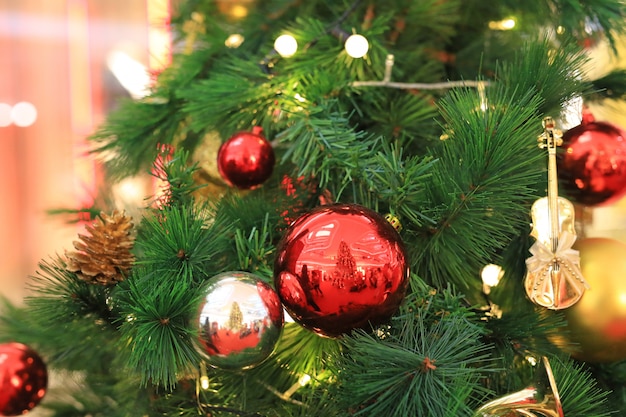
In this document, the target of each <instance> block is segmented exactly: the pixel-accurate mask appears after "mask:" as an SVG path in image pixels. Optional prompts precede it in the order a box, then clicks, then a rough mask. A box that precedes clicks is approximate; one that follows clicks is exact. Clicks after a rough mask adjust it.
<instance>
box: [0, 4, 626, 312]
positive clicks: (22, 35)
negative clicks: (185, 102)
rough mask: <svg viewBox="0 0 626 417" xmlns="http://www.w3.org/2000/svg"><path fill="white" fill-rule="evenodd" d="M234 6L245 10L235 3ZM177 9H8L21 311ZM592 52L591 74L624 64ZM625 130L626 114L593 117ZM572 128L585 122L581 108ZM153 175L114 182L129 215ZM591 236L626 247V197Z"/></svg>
mask: <svg viewBox="0 0 626 417" xmlns="http://www.w3.org/2000/svg"><path fill="white" fill-rule="evenodd" d="M233 3H236V1H233ZM173 7H175V5H174V4H173V2H172V1H171V0H55V1H48V0H0V144H1V146H0V198H1V199H2V200H1V201H2V203H1V204H0V234H1V235H0V236H1V238H0V295H1V296H5V297H8V298H9V299H10V300H11V301H13V302H15V303H18V304H19V303H20V301H21V300H22V298H23V297H24V295H25V294H26V293H27V289H26V286H25V284H26V281H27V279H28V276H29V275H32V274H33V273H35V271H36V269H37V263H38V262H39V260H41V259H43V258H47V257H49V256H54V255H55V254H57V253H58V254H62V253H63V252H64V251H65V250H71V249H72V241H73V240H75V239H76V237H77V233H80V232H81V227H82V226H81V225H80V223H73V224H72V223H68V217H67V216H60V215H51V214H50V213H49V211H50V210H54V209H59V208H85V207H90V206H92V205H93V203H94V199H95V198H96V197H97V196H98V195H99V193H100V191H101V190H103V189H110V188H111V186H112V185H111V184H107V183H106V181H105V180H104V179H103V175H102V171H101V170H100V168H99V165H98V163H97V161H96V160H95V159H94V158H93V157H92V156H90V155H88V144H87V141H86V137H87V136H88V135H89V134H90V133H92V132H93V131H94V130H95V129H96V127H97V126H98V125H99V124H100V123H101V122H102V121H103V120H104V118H105V117H106V115H107V113H108V112H109V111H110V110H111V109H113V108H114V107H115V105H116V102H117V100H119V98H121V97H129V96H130V97H134V98H140V97H141V96H142V94H143V93H145V88H146V86H148V85H149V83H150V81H151V80H152V79H153V74H156V73H158V72H159V71H160V70H161V69H162V68H163V67H164V66H165V65H167V64H168V62H169V60H170V56H171V42H172V34H171V33H170V31H169V29H168V21H169V19H170V16H171V13H172V8H173ZM624 45H625V42H624V41H623V40H622V41H620V44H619V45H618V49H619V52H620V54H621V56H622V57H623V59H622V60H618V59H616V58H615V57H614V56H613V55H612V54H611V53H610V50H609V48H608V47H607V46H606V45H603V44H598V45H590V46H589V49H588V50H589V54H590V56H591V58H592V60H591V65H590V68H589V72H590V73H591V75H597V74H604V73H606V72H608V70H609V69H611V68H615V67H625V66H626V47H625V46H624ZM592 111H593V113H594V115H595V117H596V120H603V121H609V122H611V123H613V124H616V125H618V126H620V127H626V109H624V108H620V107H619V106H618V105H617V104H611V103H609V104H608V105H605V107H604V108H600V109H596V108H592ZM570 119H571V120H569V123H570V125H569V126H561V127H562V128H563V129H565V128H567V127H573V126H575V125H576V124H578V123H579V122H580V114H579V109H578V111H577V110H576V109H574V112H573V116H572V117H571V118H570ZM151 192H152V185H151V182H150V178H149V176H145V177H139V178H134V179H129V180H127V181H124V182H123V183H120V184H116V185H115V187H114V190H113V192H112V193H111V195H112V196H113V198H114V199H115V200H116V201H115V203H116V204H117V205H118V206H122V207H126V208H128V207H140V206H141V205H142V202H143V199H144V198H145V197H147V196H148V195H150V194H151ZM581 215H582V216H583V217H584V221H585V233H586V234H587V235H589V236H606V237H612V238H616V239H620V240H623V241H626V199H623V200H621V201H618V202H617V203H614V204H611V205H610V206H607V207H597V208H593V209H587V208H585V209H582V211H581Z"/></svg>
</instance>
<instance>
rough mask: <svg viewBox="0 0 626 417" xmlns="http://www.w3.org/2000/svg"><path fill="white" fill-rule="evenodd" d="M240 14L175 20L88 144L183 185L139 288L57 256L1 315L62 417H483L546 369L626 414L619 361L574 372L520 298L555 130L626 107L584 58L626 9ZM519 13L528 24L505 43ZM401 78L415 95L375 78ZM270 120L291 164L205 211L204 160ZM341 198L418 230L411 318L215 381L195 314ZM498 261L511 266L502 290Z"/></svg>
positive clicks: (310, 7)
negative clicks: (155, 73) (557, 123)
mask: <svg viewBox="0 0 626 417" xmlns="http://www.w3.org/2000/svg"><path fill="white" fill-rule="evenodd" d="M226 3H238V2H226ZM241 5H245V6H246V7H248V8H249V13H248V14H247V16H245V17H244V18H239V19H235V18H233V17H232V16H230V15H228V14H227V13H226V14H225V12H224V10H223V7H221V6H224V2H222V1H211V0H188V1H181V2H177V8H176V9H175V11H176V15H175V17H174V19H173V21H172V28H173V30H174V34H175V37H176V41H177V44H176V45H175V53H174V56H173V62H172V64H171V66H170V67H169V68H167V69H166V70H165V71H164V72H163V73H162V74H160V75H159V77H158V80H157V82H156V84H155V85H154V86H153V87H152V90H151V93H150V95H149V96H148V97H145V98H144V99H141V100H136V101H131V100H127V101H124V102H123V103H120V104H119V107H118V109H117V110H116V111H114V112H113V113H112V114H110V115H109V117H107V119H106V121H105V122H104V123H103V125H102V126H100V128H99V129H98V130H97V131H96V132H94V134H93V135H92V136H91V137H90V140H91V141H92V142H93V144H94V149H95V150H94V157H98V158H101V159H102V161H103V164H104V167H105V169H106V173H107V175H108V176H109V177H110V178H111V179H112V180H118V179H122V178H125V177H127V176H130V175H135V174H138V173H142V172H148V171H149V172H151V173H152V175H154V176H155V177H156V178H157V179H159V180H160V181H161V182H162V183H163V184H164V185H165V187H164V189H163V193H162V194H161V195H159V196H158V197H157V196H155V197H154V198H152V199H150V200H147V201H146V207H145V208H143V211H142V213H143V215H142V218H141V219H136V221H135V224H136V225H137V236H136V243H135V246H134V249H133V251H134V254H135V256H136V262H135V264H134V267H133V269H132V271H131V272H130V274H129V276H128V277H126V279H125V280H124V281H123V282H121V283H119V284H117V285H116V286H115V287H103V286H94V285H91V284H88V283H86V282H84V281H82V280H80V279H79V278H78V277H77V276H76V275H75V274H74V273H71V272H68V271H67V269H66V261H65V259H64V257H63V256H56V257H53V258H51V259H49V260H45V261H42V262H41V264H40V268H39V271H38V273H37V274H36V275H35V276H34V277H32V280H31V290H32V291H31V293H30V295H29V297H28V298H27V299H26V300H25V304H24V307H19V308H18V307H15V306H12V305H10V304H8V303H5V304H4V305H3V308H2V314H1V315H0V340H2V341H9V340H18V341H20V342H22V343H26V344H29V345H32V346H34V347H36V349H37V350H38V351H39V352H40V353H41V354H42V356H44V357H45V359H46V361H47V363H48V365H49V367H50V369H51V370H53V371H54V372H59V373H61V374H62V375H63V376H64V378H66V379H67V380H68V381H69V380H73V381H76V383H75V384H70V385H72V386H73V387H72V386H70V387H69V388H67V389H66V390H61V392H54V391H51V392H50V393H49V395H48V396H47V397H46V399H45V400H44V401H43V403H42V405H41V407H45V408H47V409H48V411H50V413H51V415H55V416H74V415H76V416H79V415H93V416H104V415H106V416H128V415H141V416H220V417H221V416H224V417H226V416H231V417H232V416H240V417H246V416H248V417H279V416H280V417H301V416H330V417H334V416H336V417H339V416H341V417H344V416H389V417H391V416H434V417H439V416H442V417H456V416H473V415H474V412H475V410H476V409H477V408H478V407H480V406H481V405H482V404H484V403H486V402H488V401H490V400H492V399H494V398H497V397H499V396H502V395H505V394H508V393H511V392H514V391H517V390H519V389H521V388H523V387H525V386H527V385H528V384H529V383H532V379H533V373H534V367H533V366H532V365H531V362H530V361H529V360H527V358H530V357H540V356H546V357H548V358H549V360H550V363H551V364H552V367H553V369H554V374H555V378H556V380H557V385H558V387H559V390H560V394H561V400H562V402H563V408H564V410H565V415H566V416H568V417H571V416H586V417H589V416H597V417H604V416H609V415H620V414H624V413H626V395H625V391H624V389H623V386H624V381H625V380H626V377H625V375H626V372H624V369H623V364H607V365H602V366H600V365H591V364H586V363H584V362H580V361H575V360H573V359H571V358H569V357H567V356H565V354H564V353H563V351H562V350H561V348H562V346H559V345H557V344H556V343H555V342H554V340H555V338H557V337H560V336H563V335H564V334H565V332H566V330H565V327H566V322H565V319H564V316H563V315H562V314H560V313H558V312H554V311H549V310H546V309H543V308H539V307H537V306H534V305H533V304H531V303H530V302H529V301H528V300H527V299H526V298H525V295H524V290H523V287H522V284H521V283H522V280H523V277H524V274H525V264H524V260H525V259H526V258H527V257H528V256H529V255H528V247H529V246H530V244H531V241H530V238H529V237H528V234H529V231H530V230H529V223H530V218H529V210H530V207H531V205H532V203H533V202H534V201H535V200H536V199H537V198H539V197H542V196H543V195H544V194H545V192H544V189H545V180H546V178H545V174H546V173H545V171H546V170H545V159H546V158H545V154H544V151H542V150H540V149H539V148H538V147H537V136H538V135H539V134H540V133H541V132H542V127H541V121H542V120H543V118H544V117H545V116H552V117H554V118H558V117H559V115H560V112H561V111H562V109H563V106H564V105H565V103H567V102H568V101H570V100H571V99H573V98H576V97H581V96H582V97H585V98H586V99H588V100H594V101H601V100H603V99H604V98H606V97H610V98H614V99H622V98H623V97H624V93H623V91H624V90H625V89H624V86H623V84H624V83H623V73H622V72H619V71H616V72H613V73H610V74H607V75H606V76H603V77H602V78H600V79H598V80H592V79H589V78H588V77H587V76H586V74H585V73H584V72H583V70H582V67H583V66H584V64H586V62H587V58H586V54H585V50H584V48H583V46H582V45H584V42H585V41H588V40H590V39H591V40H594V41H596V40H598V39H604V40H606V41H607V42H609V44H610V45H612V46H614V45H615V42H616V37H617V36H618V35H621V34H623V32H624V28H625V27H626V25H623V22H624V19H625V18H626V4H624V3H623V2H622V1H618V0H589V1H570V0H550V1H548V0H545V1H542V0H533V1H525V2H518V1H499V2H485V1H481V0H471V1H461V0H447V1H439V0H425V1H411V0H389V1H387V2H385V4H384V5H383V4H381V3H380V2H374V1H358V0H357V1H346V0H344V1H336V2H327V1H315V0H311V1H306V2H300V1H294V0H272V1H270V0H256V1H249V2H248V1H247V2H241ZM509 17H514V18H515V19H516V22H517V25H516V26H515V28H514V29H512V30H508V31H505V30H496V29H491V28H490V23H491V22H495V21H499V20H502V19H505V18H509ZM190 21H194V22H195V23H196V25H195V29H194V28H193V27H194V25H186V24H185V23H187V22H190ZM283 32H289V33H291V34H292V35H293V36H294V37H295V38H296V40H297V41H298V44H299V45H300V47H299V48H300V49H299V51H298V53H297V54H296V55H295V56H294V57H292V58H281V57H280V56H279V55H278V54H277V53H276V52H275V51H273V41H274V39H275V38H276V37H277V36H278V35H279V34H281V33H283ZM352 32H356V33H360V34H362V35H364V36H366V37H367V39H368V41H369V44H370V50H369V52H368V54H367V55H366V56H365V57H364V58H363V59H360V58H359V59H356V58H351V57H350V56H348V55H347V53H346V52H345V51H344V46H343V42H344V40H345V37H346V36H347V35H349V34H350V33H352ZM233 33H239V34H241V35H242V36H243V37H244V38H245V41H244V42H243V43H242V44H241V45H240V46H239V47H237V48H232V47H228V46H226V45H225V43H224V40H225V39H226V37H227V36H228V35H230V34H233ZM189 40H193V44H192V45H191V47H190V48H189V47H187V46H188V45H187V46H186V42H188V41H189ZM391 58H393V66H390V62H391ZM386 77H388V81H393V82H396V83H398V84H395V85H393V86H390V85H383V86H380V85H378V86H373V85H367V84H365V85H363V84H359V82H368V81H381V80H385V79H386ZM448 81H454V82H456V84H454V86H453V85H451V84H449V83H448ZM435 83H437V84H435ZM254 126H260V127H262V128H263V130H264V132H265V135H266V136H267V138H268V139H269V140H270V141H271V143H272V145H273V148H274V151H275V153H276V160H277V162H276V166H275V167H274V172H273V175H272V176H271V177H270V179H268V180H267V181H266V182H265V183H264V184H263V185H262V187H260V188H258V189H254V190H248V191H241V190H236V189H233V188H228V187H226V186H223V187H222V188H220V189H219V191H217V192H211V193H203V186H204V185H205V184H203V182H202V180H199V178H204V177H203V176H202V175H198V174H199V173H201V171H202V170H204V169H205V168H203V167H202V164H201V163H200V162H202V161H198V160H197V159H195V158H196V156H195V155H196V154H195V151H197V150H198V149H200V148H201V147H202V146H203V145H204V143H205V140H206V139H207V138H208V137H209V136H212V137H214V136H215V135H218V136H219V138H220V139H221V141H222V142H223V141H226V140H227V139H228V138H229V137H230V136H231V135H233V134H234V133H235V132H238V131H249V130H251V129H252V128H253V127H254ZM222 185H223V184H222ZM104 201H109V200H104ZM330 202H346V203H357V204H360V205H363V206H366V207H368V208H371V209H374V210H376V211H377V212H379V213H381V214H387V213H390V214H392V215H394V216H396V217H397V218H398V219H400V222H401V224H402V231H401V236H402V239H403V241H404V243H405V246H406V248H407V255H408V258H409V263H410V270H411V274H410V290H409V293H408V294H407V296H406V298H405V300H404V302H403V304H402V306H401V307H400V309H399V311H398V312H397V313H396V314H395V315H394V316H393V317H391V318H390V320H389V321H388V322H387V323H384V324H381V325H378V326H376V327H373V328H367V329H358V330H355V331H354V332H352V333H351V334H346V335H344V336H342V337H340V338H337V339H332V338H323V337H320V336H318V335H316V334H314V333H313V332H311V331H309V330H306V329H304V328H302V327H301V326H299V325H298V324H297V323H292V322H288V323H286V324H285V326H284V329H283V332H282V335H281V338H280V340H279V341H278V343H277V345H276V349H275V352H274V354H273V355H272V356H271V357H270V358H268V359H267V360H266V361H264V362H262V363H260V364H258V365H257V366H255V367H253V368H251V369H246V370H222V369H219V368H213V367H210V366H209V365H208V364H207V363H205V361H204V358H203V355H202V354H201V352H200V349H199V348H198V344H197V339H198V337H199V334H198V333H199V329H198V324H197V323H196V322H195V320H194V319H195V318H196V315H197V312H198V307H199V304H200V302H201V300H202V298H203V294H204V290H205V288H206V286H207V284H208V283H210V282H211V278H212V277H214V276H215V275H217V274H219V273H221V272H225V271H232V270H243V271H248V272H252V273H255V274H256V275H258V276H259V278H260V279H262V280H263V281H265V282H267V283H270V284H272V275H273V266H274V261H275V258H276V256H277V255H278V254H277V248H278V245H279V242H280V239H281V237H282V236H283V234H284V232H285V230H286V229H287V227H288V226H289V224H290V222H292V221H293V220H295V219H296V218H297V217H298V216H299V215H301V214H302V213H306V212H307V211H308V210H310V209H312V208H314V207H316V206H319V205H320V204H326V203H330ZM489 263H496V264H499V265H502V266H503V269H504V271H505V272H504V275H503V277H502V279H501V283H500V284H499V285H498V286H497V287H494V288H492V289H491V292H488V293H487V292H486V291H484V289H483V284H482V281H481V278H480V271H481V269H482V267H483V266H484V265H486V264H489ZM205 376H206V378H208V379H207V380H208V386H202V384H201V382H202V381H205V382H206V381H207V380H205V379H204V377H205ZM303 378H304V379H303ZM615 413H617V414H615Z"/></svg>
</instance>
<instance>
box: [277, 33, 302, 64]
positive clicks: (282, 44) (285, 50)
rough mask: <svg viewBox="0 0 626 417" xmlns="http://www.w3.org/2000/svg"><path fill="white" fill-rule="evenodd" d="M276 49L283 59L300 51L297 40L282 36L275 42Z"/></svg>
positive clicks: (286, 35) (289, 36)
mask: <svg viewBox="0 0 626 417" xmlns="http://www.w3.org/2000/svg"><path fill="white" fill-rule="evenodd" d="M274 49H275V50H276V52H278V54H279V55H280V56H282V57H283V58H289V57H290V56H293V55H294V54H295V53H296V51H297V50H298V42H297V41H296V38H294V37H293V36H291V35H288V34H285V35H280V36H279V37H278V38H276V40H275V41H274Z"/></svg>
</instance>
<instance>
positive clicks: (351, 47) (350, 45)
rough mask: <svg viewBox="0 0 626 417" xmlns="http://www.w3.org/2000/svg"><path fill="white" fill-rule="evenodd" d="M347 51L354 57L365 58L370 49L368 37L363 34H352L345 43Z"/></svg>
mask: <svg viewBox="0 0 626 417" xmlns="http://www.w3.org/2000/svg"><path fill="white" fill-rule="evenodd" d="M344 47H345V48H346V53H347V54H348V55H350V56H351V57H352V58H363V57H364V56H365V54H367V51H369V49H370V45H369V42H368V41H367V38H365V36H363V35H356V34H355V35H350V36H349V37H348V39H346V43H345V44H344Z"/></svg>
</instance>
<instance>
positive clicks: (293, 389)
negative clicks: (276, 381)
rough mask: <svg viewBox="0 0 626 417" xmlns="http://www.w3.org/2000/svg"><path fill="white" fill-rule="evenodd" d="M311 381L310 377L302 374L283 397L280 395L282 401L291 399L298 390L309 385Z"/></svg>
mask: <svg viewBox="0 0 626 417" xmlns="http://www.w3.org/2000/svg"><path fill="white" fill-rule="evenodd" d="M310 380H311V375H308V374H304V375H302V376H301V377H300V378H299V379H298V382H296V383H295V384H293V385H292V386H291V387H290V388H289V389H288V390H287V391H285V393H284V394H283V395H281V398H283V399H288V398H291V396H292V395H293V394H294V393H295V392H296V391H297V390H298V389H299V388H300V387H303V386H305V385H306V384H308V383H309V381H310Z"/></svg>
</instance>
